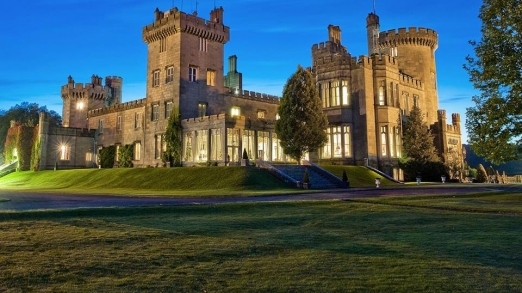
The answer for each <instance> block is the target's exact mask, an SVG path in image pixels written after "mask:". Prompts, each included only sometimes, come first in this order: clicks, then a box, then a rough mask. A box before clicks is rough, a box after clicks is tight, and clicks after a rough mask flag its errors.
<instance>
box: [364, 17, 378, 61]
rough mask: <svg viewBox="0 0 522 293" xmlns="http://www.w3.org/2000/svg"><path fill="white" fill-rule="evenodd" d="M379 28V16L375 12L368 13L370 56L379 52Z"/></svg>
mask: <svg viewBox="0 0 522 293" xmlns="http://www.w3.org/2000/svg"><path fill="white" fill-rule="evenodd" d="M379 29H380V26H379V16H377V14H375V13H370V14H368V17H367V18H366V33H367V37H368V38H367V39H368V56H372V55H373V54H379Z"/></svg>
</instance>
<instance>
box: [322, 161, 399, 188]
mask: <svg viewBox="0 0 522 293" xmlns="http://www.w3.org/2000/svg"><path fill="white" fill-rule="evenodd" d="M321 167H322V168H324V169H325V170H327V171H329V172H330V173H332V174H334V175H336V176H337V177H339V178H343V170H346V175H347V176H348V181H349V182H350V187H375V178H381V186H399V185H400V184H398V183H396V182H393V181H390V180H388V179H386V178H382V176H380V175H378V174H376V173H375V172H373V171H372V170H370V169H368V168H366V167H362V166H347V165H344V166H339V165H321Z"/></svg>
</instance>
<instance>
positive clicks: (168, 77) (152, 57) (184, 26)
mask: <svg viewBox="0 0 522 293" xmlns="http://www.w3.org/2000/svg"><path fill="white" fill-rule="evenodd" d="M142 36H143V41H144V42H145V43H146V44H147V47H148V54H147V107H148V108H150V106H151V105H157V106H159V107H160V110H159V112H160V113H165V112H168V110H167V111H164V110H165V109H166V108H164V107H167V106H166V105H167V104H170V107H172V106H173V107H179V110H180V113H181V115H182V117H197V116H198V104H201V103H211V102H212V101H213V100H217V98H218V95H219V94H220V91H222V89H221V88H222V85H223V82H224V75H223V59H224V58H223V54H224V50H223V47H224V46H223V45H224V44H225V43H226V42H227V41H228V40H229V28H228V27H227V26H225V25H223V8H221V7H220V8H216V9H214V10H212V11H211V12H210V20H205V19H203V18H199V17H198V16H197V13H193V14H186V13H184V12H181V11H179V10H178V9H177V8H173V9H171V10H168V11H165V12H163V11H160V10H159V9H156V11H155V12H154V22H153V23H152V24H150V25H147V26H145V27H144V28H143V35H142ZM147 111H148V112H149V110H147ZM147 114H150V113H147ZM147 114H146V115H147ZM167 119H168V117H162V116H161V115H160V122H161V121H162V120H167ZM160 128H161V127H160Z"/></svg>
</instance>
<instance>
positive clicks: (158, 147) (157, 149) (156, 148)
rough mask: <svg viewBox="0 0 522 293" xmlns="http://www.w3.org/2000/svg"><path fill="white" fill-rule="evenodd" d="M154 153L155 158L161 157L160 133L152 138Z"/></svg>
mask: <svg viewBox="0 0 522 293" xmlns="http://www.w3.org/2000/svg"><path fill="white" fill-rule="evenodd" d="M154 152H155V153H154V154H155V158H156V160H159V159H161V135H159V134H158V135H156V136H155V140H154Z"/></svg>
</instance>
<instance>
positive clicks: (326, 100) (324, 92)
mask: <svg viewBox="0 0 522 293" xmlns="http://www.w3.org/2000/svg"><path fill="white" fill-rule="evenodd" d="M321 96H322V98H323V107H325V108H328V107H330V83H328V82H325V83H322V84H321Z"/></svg>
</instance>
